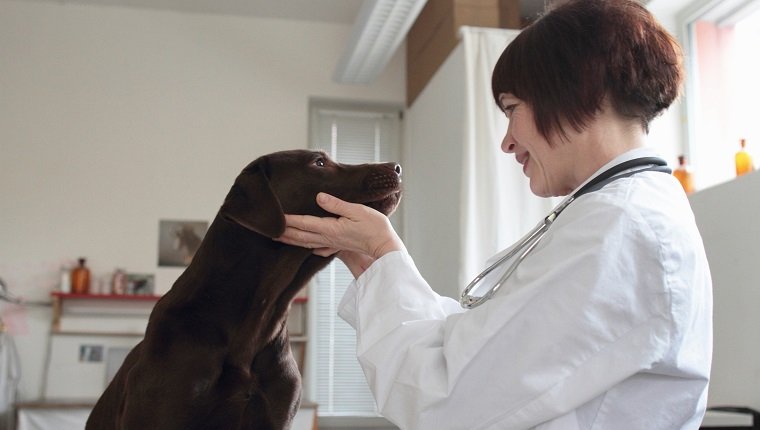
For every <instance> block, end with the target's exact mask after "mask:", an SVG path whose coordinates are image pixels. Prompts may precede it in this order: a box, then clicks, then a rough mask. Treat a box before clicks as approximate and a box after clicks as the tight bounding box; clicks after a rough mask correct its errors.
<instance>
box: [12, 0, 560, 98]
mask: <svg viewBox="0 0 760 430" xmlns="http://www.w3.org/2000/svg"><path fill="white" fill-rule="evenodd" d="M26 1H36V2H43V1H47V2H53V3H57V4H63V5H65V4H86V5H96V6H105V7H126V8H140V9H153V10H165V11H176V12H181V13H201V14H218V15H234V16H251V17H258V18H273V19H283V20H296V21H312V22H328V23H338V24H346V25H352V26H353V29H352V34H351V36H350V38H349V39H347V40H346V48H345V50H344V55H343V56H342V58H341V60H340V61H339V63H338V65H337V69H336V73H335V76H334V79H335V81H336V82H339V83H361V84H366V83H370V82H372V81H373V80H374V79H375V78H376V77H377V76H378V75H379V74H380V72H381V71H382V70H383V69H384V68H385V66H386V64H387V62H388V60H389V59H390V57H391V56H392V55H393V53H394V51H395V50H396V49H397V47H398V44H399V43H401V41H402V40H403V39H404V38H405V36H406V35H405V33H406V31H408V29H409V26H411V25H412V22H413V20H414V19H415V18H416V15H417V13H419V11H420V9H421V8H422V4H424V1H426V0H398V2H395V0H394V1H381V0H377V3H367V4H366V6H367V7H365V8H362V4H363V1H362V0H26ZM365 1H370V0H365ZM420 1H421V2H422V3H420ZM427 1H440V0H427ZM548 1H553V0H520V5H521V7H520V9H521V10H520V13H521V15H522V16H523V17H533V16H535V15H536V14H538V13H539V12H540V11H541V10H543V8H544V3H545V2H548ZM370 12H371V13H370ZM391 12H393V13H391Z"/></svg>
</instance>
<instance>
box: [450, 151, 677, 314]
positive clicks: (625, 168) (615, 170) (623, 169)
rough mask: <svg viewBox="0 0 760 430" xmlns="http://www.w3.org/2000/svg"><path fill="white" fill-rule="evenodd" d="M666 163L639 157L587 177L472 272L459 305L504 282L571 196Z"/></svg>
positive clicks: (469, 304)
mask: <svg viewBox="0 0 760 430" xmlns="http://www.w3.org/2000/svg"><path fill="white" fill-rule="evenodd" d="M667 165H668V163H666V162H665V160H663V159H661V158H657V157H641V158H634V159H632V160H628V161H624V162H622V163H620V164H618V165H615V166H613V167H611V168H609V169H607V170H605V171H604V172H602V173H600V174H599V175H598V176H596V177H595V178H594V179H592V180H590V181H589V182H587V183H586V184H585V185H583V186H582V187H580V188H579V189H578V190H577V191H576V192H574V193H573V194H571V195H570V196H568V197H567V198H565V200H563V201H562V202H561V203H560V204H559V205H557V206H556V207H555V208H554V210H552V211H551V213H549V215H547V216H546V217H545V218H544V219H543V221H541V222H539V223H538V225H537V226H536V227H534V228H533V229H532V230H531V231H529V232H528V234H526V235H525V236H524V237H523V238H522V239H520V240H519V241H518V242H517V243H515V244H514V245H512V246H511V247H510V248H509V249H508V250H507V252H506V254H504V256H502V257H501V258H499V259H498V260H496V262H495V263H493V264H491V265H490V266H488V267H487V268H486V269H485V270H483V271H482V272H480V274H478V276H476V277H475V279H473V280H472V282H470V283H469V284H468V285H467V287H466V288H465V289H464V292H462V296H461V297H460V299H459V304H460V305H462V307H463V308H465V309H472V308H475V307H477V306H480V305H482V304H483V303H485V302H486V301H487V300H488V299H490V298H491V297H493V295H494V294H496V292H497V291H499V288H501V286H502V285H504V282H505V281H506V280H507V279H508V278H509V277H510V276H511V275H512V273H513V272H514V271H515V269H517V266H519V265H520V263H522V261H523V260H524V259H525V257H526V256H527V255H528V254H530V252H531V251H532V250H533V248H535V247H536V245H537V244H538V242H540V241H541V238H543V237H544V235H545V234H546V232H547V230H549V227H551V225H552V223H554V220H555V219H557V217H558V216H559V214H561V213H562V211H563V210H565V208H567V206H568V205H570V203H572V202H573V201H575V199H577V198H578V197H580V196H582V195H584V194H587V193H590V192H592V191H597V190H599V189H601V188H602V187H604V186H605V185H607V184H608V183H610V182H612V181H614V180H616V179H620V178H625V177H628V176H631V175H635V174H636V173H640V172H646V171H657V172H664V173H668V174H670V173H671V170H670V169H669V168H668V167H667ZM515 257H516V259H515V260H514V261H513V262H512V264H511V265H510V266H509V267H508V268H507V271H506V272H504V274H503V275H501V277H500V278H499V281H498V282H496V283H495V284H494V285H493V286H492V287H491V288H490V289H489V290H488V291H486V293H485V294H483V295H482V296H471V295H470V292H471V291H472V290H473V288H475V287H476V286H477V285H478V284H479V283H480V281H481V280H483V278H485V277H486V276H487V275H488V274H489V273H491V272H492V271H493V270H494V269H496V268H497V267H499V266H501V265H502V264H504V263H506V262H507V261H509V260H512V259H514V258H515Z"/></svg>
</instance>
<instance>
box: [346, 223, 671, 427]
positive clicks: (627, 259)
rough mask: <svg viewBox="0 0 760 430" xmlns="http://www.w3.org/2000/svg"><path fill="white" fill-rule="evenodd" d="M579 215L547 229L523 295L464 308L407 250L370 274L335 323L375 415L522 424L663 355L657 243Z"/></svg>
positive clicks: (408, 420) (518, 279) (664, 321)
mask: <svg viewBox="0 0 760 430" xmlns="http://www.w3.org/2000/svg"><path fill="white" fill-rule="evenodd" d="M563 216H564V215H563ZM585 216H587V217H589V218H585V219H579V220H573V219H572V217H569V216H565V218H567V219H566V220H565V221H566V224H568V225H564V226H563V227H561V228H559V227H560V226H558V225H555V227H558V228H557V233H556V234H554V235H553V237H551V238H547V241H545V243H542V244H540V245H539V246H538V247H537V248H536V249H535V250H534V251H533V253H532V254H531V255H530V256H529V260H530V262H528V260H526V261H525V262H524V263H523V264H522V265H521V266H520V268H519V269H518V271H517V272H515V274H514V279H513V280H511V282H513V284H512V285H519V288H517V289H513V290H512V291H509V292H508V294H506V293H507V292H500V293H499V294H497V295H496V296H495V297H494V298H492V299H491V300H489V301H488V302H487V303H485V304H483V305H481V306H480V307H478V308H475V309H473V310H469V311H462V310H461V309H460V308H459V305H458V303H457V302H456V301H454V300H452V299H449V298H445V297H441V296H439V295H438V294H436V293H435V292H434V291H433V290H432V289H431V288H430V287H429V286H428V285H427V283H426V282H425V280H424V279H423V278H422V277H421V276H420V274H419V272H418V271H417V269H416V268H415V265H414V262H413V261H412V259H411V257H410V256H409V255H408V254H407V253H406V252H404V251H399V252H394V253H390V254H388V255H386V256H384V257H383V258H381V259H379V260H378V261H377V262H375V264H373V265H372V266H370V268H369V269H368V270H367V271H366V272H365V273H364V274H363V275H362V276H360V277H359V279H357V281H356V282H355V283H353V284H352V285H351V286H350V287H349V289H348V291H347V293H346V295H345V296H344V298H343V301H342V302H341V305H340V311H339V313H340V315H341V317H343V318H344V319H345V320H346V321H347V322H349V323H350V324H351V325H352V326H353V327H354V328H355V329H356V332H357V355H358V358H359V362H360V363H361V365H362V368H363V369H364V373H365V375H366V377H367V380H368V382H369V386H370V388H371V390H372V391H373V394H374V396H375V399H376V401H377V404H378V407H379V409H380V411H381V413H382V414H383V415H384V416H385V417H387V418H388V419H389V420H391V421H393V422H394V423H395V424H397V425H398V426H400V427H401V428H403V429H433V428H442V429H443V428H446V429H479V428H529V427H533V426H535V425H537V424H540V423H542V422H544V421H547V420H550V419H553V418H556V417H559V416H562V415H564V414H565V413H567V412H569V411H572V410H573V409H575V408H577V407H578V406H580V405H582V404H584V403H585V402H587V401H590V400H592V399H593V398H594V397H596V396H598V395H599V394H600V393H603V392H604V391H606V390H607V389H609V388H610V387H611V386H613V385H615V384H616V383H618V382H620V381H622V380H624V379H625V378H627V377H629V376H631V375H633V374H634V373H636V372H638V371H640V370H641V369H644V368H647V367H649V366H651V365H652V363H654V362H655V361H656V360H657V358H658V356H661V355H662V354H664V351H665V349H666V348H667V345H668V343H669V339H668V336H669V334H668V333H669V330H670V316H669V300H670V299H669V297H668V296H667V292H666V289H665V288H664V287H663V284H664V280H663V273H662V270H660V268H661V264H660V262H659V260H658V258H659V255H658V249H656V248H657V247H656V245H654V247H653V242H656V241H653V238H652V237H650V236H651V234H649V233H648V232H647V230H646V228H645V227H646V226H643V225H631V223H636V222H637V221H636V220H632V219H631V218H630V217H625V216H622V217H621V216H620V214H619V213H609V211H607V212H605V211H601V212H599V213H596V214H595V213H588V214H586V215H585ZM560 219H561V218H560ZM589 219H590V220H593V221H589ZM631 232H636V233H635V234H632V233H631ZM560 241H561V242H562V246H553V244H552V243H548V242H555V243H556V242H560ZM642 268H643V269H645V270H641V269H642ZM642 285H646V286H647V287H644V288H642V287H641V286H642ZM505 289H509V287H505Z"/></svg>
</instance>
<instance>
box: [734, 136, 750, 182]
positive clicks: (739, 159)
mask: <svg viewBox="0 0 760 430" xmlns="http://www.w3.org/2000/svg"><path fill="white" fill-rule="evenodd" d="M739 144H740V145H741V149H739V151H738V152H737V153H736V157H734V159H735V160H736V176H741V175H743V174H745V173H749V172H751V171H753V170H755V166H754V165H753V164H752V156H750V155H749V153H748V152H747V150H746V149H745V146H746V145H747V140H746V139H741V140H740V141H739Z"/></svg>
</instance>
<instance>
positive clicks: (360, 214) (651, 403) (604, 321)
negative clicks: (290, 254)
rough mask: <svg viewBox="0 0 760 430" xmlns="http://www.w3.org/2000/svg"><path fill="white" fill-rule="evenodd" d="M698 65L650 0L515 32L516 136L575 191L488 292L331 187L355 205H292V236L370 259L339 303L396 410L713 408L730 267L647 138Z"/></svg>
mask: <svg viewBox="0 0 760 430" xmlns="http://www.w3.org/2000/svg"><path fill="white" fill-rule="evenodd" d="M681 67H682V66H681V58H680V50H679V48H678V46H677V44H676V43H675V41H674V39H673V38H672V37H671V36H670V35H669V34H668V33H667V32H666V31H665V30H664V29H663V28H662V27H661V26H660V25H659V24H658V23H657V22H656V21H655V20H654V18H653V17H652V16H651V14H650V13H649V12H648V11H647V10H646V9H645V8H644V7H642V6H640V5H639V4H638V3H637V2H636V1H634V0H570V1H569V2H566V3H564V4H563V5H561V6H558V7H556V8H555V9H553V10H551V11H549V12H548V13H547V14H546V15H544V16H543V17H542V18H540V19H539V20H537V21H536V22H535V23H533V24H532V25H530V26H529V27H527V28H526V29H525V30H524V31H522V32H521V34H520V35H519V36H518V37H517V38H516V39H515V40H514V41H513V42H512V43H511V44H510V45H509V46H508V47H507V48H506V49H505V51H504V53H503V54H502V55H501V58H500V59H499V61H498V63H497V64H496V66H495V68H494V71H493V81H492V87H493V96H494V99H495V101H496V103H497V104H498V106H499V107H500V108H501V110H503V111H504V114H505V115H506V117H507V119H508V120H509V125H508V130H507V132H506V136H504V139H503V141H502V142H501V149H502V150H503V151H504V152H505V153H507V154H512V155H514V157H515V160H516V161H517V162H518V163H519V164H521V165H522V170H523V172H524V174H525V175H526V176H527V177H528V178H529V179H530V189H531V191H532V192H533V193H534V194H536V195H538V196H568V197H567V198H566V199H565V200H564V201H563V203H561V204H560V205H559V206H558V207H557V208H556V209H555V210H554V212H553V213H552V214H550V215H549V216H548V217H547V219H546V220H544V221H542V222H541V223H539V226H538V227H537V229H536V230H534V232H533V233H535V234H534V235H533V236H532V237H530V238H527V239H526V241H525V242H527V243H518V244H517V245H516V247H517V248H520V249H521V251H520V252H518V254H517V256H515V257H514V258H511V259H508V261H506V262H502V263H500V264H496V265H495V268H494V270H493V271H492V272H491V273H489V274H488V275H487V276H486V277H485V278H484V279H483V280H482V284H483V285H485V287H484V286H480V287H478V290H483V289H485V290H489V289H490V290H491V293H490V294H486V297H485V298H480V299H479V298H478V297H476V296H474V295H470V293H469V292H468V293H467V294H466V295H465V296H464V297H463V299H462V301H461V302H462V305H461V306H460V303H459V302H457V301H455V300H452V299H449V298H446V297H441V296H439V295H438V294H436V293H435V292H433V290H432V289H431V288H430V287H429V286H428V284H427V283H426V282H425V280H424V279H423V278H422V277H421V276H420V274H419V272H418V271H417V269H416V268H415V265H414V262H413V261H412V258H411V257H410V256H409V254H408V253H407V251H406V250H405V247H404V244H403V243H402V242H401V240H400V239H399V237H398V236H397V235H396V233H395V232H394V231H393V229H392V227H391V226H390V223H389V222H388V220H387V218H385V217H384V216H382V215H381V214H380V213H377V212H375V211H373V210H372V209H369V208H367V207H365V206H361V205H356V204H350V203H347V202H344V201H341V200H338V199H336V198H334V197H331V196H327V195H325V194H320V195H319V197H318V202H319V204H320V205H321V206H322V207H323V208H325V209H326V210H328V211H330V212H332V213H335V214H337V215H339V216H340V218H337V219H335V218H325V219H322V218H314V217H306V216H297V215H289V216H288V218H287V223H288V228H287V231H286V233H285V235H284V236H283V237H282V238H281V239H280V240H282V241H284V242H287V243H292V244H296V245H300V246H305V247H308V248H315V250H314V252H315V253H317V254H320V255H329V254H330V253H333V252H336V251H340V254H339V257H340V258H341V259H342V260H343V261H344V262H345V263H346V264H347V266H348V267H349V269H351V271H352V273H353V274H354V276H356V278H357V279H356V281H355V282H354V283H352V285H351V286H350V287H349V289H348V291H347V293H346V295H345V296H344V297H343V300H342V303H341V305H340V310H339V313H340V315H341V316H342V317H343V318H344V319H345V320H346V321H347V322H349V323H350V324H351V325H352V326H353V327H354V328H355V329H356V333H357V351H358V356H359V361H360V363H361V365H362V367H363V368H364V372H365V374H366V376H367V379H368V381H369V385H370V387H371V389H372V391H373V393H374V396H375V399H376V400H377V403H378V406H379V407H380V410H381V412H382V413H383V415H385V416H386V417H387V418H388V419H390V420H391V421H393V422H394V423H396V424H397V425H399V426H400V427H401V428H403V429H426V430H427V429H468V430H469V429H500V430H504V429H507V430H509V429H528V428H536V429H543V430H546V429H552V430H556V429H562V430H576V429H603V430H624V429H635V430H674V429H697V428H698V427H699V424H700V422H701V419H702V416H703V414H704V409H705V405H706V400H707V386H708V380H709V374H710V357H711V348H712V334H711V333H712V327H711V308H712V305H711V303H712V298H711V281H710V273H709V269H708V265H707V261H706V258H705V253H704V249H703V245H702V241H701V238H700V235H699V232H698V231H697V228H696V226H695V223H694V218H693V215H692V212H691V209H690V207H689V203H688V201H687V199H686V196H685V195H684V192H683V190H682V189H681V188H680V187H679V185H678V182H677V181H676V180H675V179H674V178H673V177H672V176H671V175H669V174H667V173H663V172H662V171H661V170H663V169H662V167H661V166H660V165H662V164H664V162H662V161H661V160H659V159H657V158H653V157H655V155H654V154H653V151H652V150H651V149H648V148H646V147H645V143H644V141H645V137H646V134H647V132H648V124H649V122H650V121H651V120H652V119H653V118H655V117H656V116H657V115H658V114H660V113H661V112H662V111H663V110H665V109H666V108H667V107H668V106H669V105H670V104H671V103H672V102H673V100H674V99H675V98H676V96H677V95H678V92H679V87H680V84H681V81H682V68H681ZM568 202H569V204H568ZM515 216H518V214H515ZM504 222H509V220H504ZM526 251H527V254H525V255H523V253H524V252H526ZM506 253H507V252H506V251H505V253H502V254H501V255H497V256H496V257H495V258H494V260H493V261H497V260H499V258H500V257H502V256H504V255H505V254H506ZM515 262H517V264H516V265H515ZM491 263H492V262H489V264H487V265H486V266H488V265H490V264H491ZM503 278H505V279H503ZM500 280H503V281H504V282H503V283H502V284H501V286H499V287H496V284H497V283H499V281H500ZM494 287H496V288H494ZM494 290H495V291H494ZM463 307H464V308H467V309H463Z"/></svg>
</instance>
